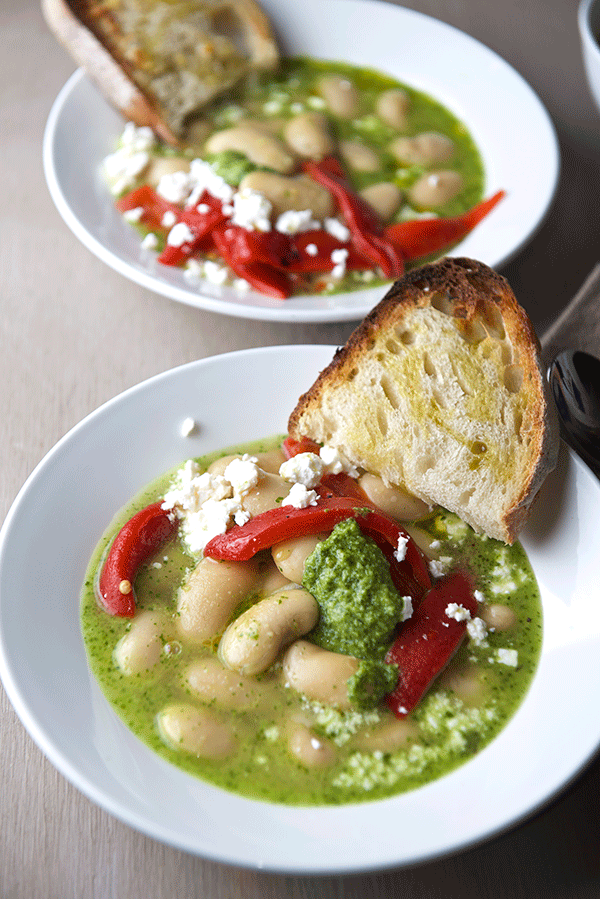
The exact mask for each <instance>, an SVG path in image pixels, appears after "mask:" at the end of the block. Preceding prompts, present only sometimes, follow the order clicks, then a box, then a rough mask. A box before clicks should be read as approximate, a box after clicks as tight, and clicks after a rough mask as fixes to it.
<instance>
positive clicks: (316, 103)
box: [306, 96, 327, 109]
mask: <svg viewBox="0 0 600 899" xmlns="http://www.w3.org/2000/svg"><path fill="white" fill-rule="evenodd" d="M306 105H307V106H310V108H311V109H325V107H326V106H327V104H326V102H325V100H324V99H323V97H315V96H311V97H308V98H307V100H306Z"/></svg>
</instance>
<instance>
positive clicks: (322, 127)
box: [283, 112, 335, 159]
mask: <svg viewBox="0 0 600 899" xmlns="http://www.w3.org/2000/svg"><path fill="white" fill-rule="evenodd" d="M283 137H284V139H285V141H286V143H287V145H288V146H289V147H291V149H292V150H293V151H294V153H297V154H298V156H304V157H305V158H307V159H322V158H323V156H327V155H328V154H329V153H333V152H334V150H335V140H334V139H333V136H332V134H331V131H330V129H329V122H328V121H327V118H326V117H325V116H324V115H321V114H320V113H318V112H303V113H301V114H300V115H297V116H294V118H293V119H290V121H289V122H288V124H287V125H286V126H285V128H284V131H283Z"/></svg>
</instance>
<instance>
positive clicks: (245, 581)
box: [177, 557, 260, 643]
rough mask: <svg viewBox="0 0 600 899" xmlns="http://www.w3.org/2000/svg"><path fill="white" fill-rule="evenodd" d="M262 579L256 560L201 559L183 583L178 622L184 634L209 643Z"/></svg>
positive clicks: (200, 641) (188, 638) (195, 640)
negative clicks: (223, 560)
mask: <svg viewBox="0 0 600 899" xmlns="http://www.w3.org/2000/svg"><path fill="white" fill-rule="evenodd" d="M259 583H260V580H259V573H258V569H257V566H256V563H255V562H254V561H252V560H250V561H248V562H218V561H215V559H209V558H208V557H206V558H204V559H201V560H200V561H199V562H198V564H197V565H196V567H195V568H194V570H193V571H192V572H191V574H190V575H189V577H188V579H187V581H186V583H185V584H184V585H183V586H182V587H181V589H180V591H179V596H178V599H177V612H178V615H177V626H178V629H179V632H180V634H181V636H182V637H184V638H185V639H187V640H191V641H193V642H195V643H206V642H208V641H211V640H213V639H214V638H215V637H217V636H218V635H219V634H221V633H222V632H223V630H224V628H225V627H226V625H227V623H228V621H229V619H230V618H231V616H232V614H233V612H234V610H235V609H236V608H237V606H238V605H239V604H240V602H241V601H242V599H244V597H245V596H247V595H248V594H249V593H250V592H251V591H252V590H253V589H256V586H257V584H259Z"/></svg>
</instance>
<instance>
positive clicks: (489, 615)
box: [479, 602, 517, 631]
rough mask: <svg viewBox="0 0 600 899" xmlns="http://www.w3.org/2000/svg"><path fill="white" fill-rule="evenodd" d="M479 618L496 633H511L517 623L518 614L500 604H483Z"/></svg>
mask: <svg viewBox="0 0 600 899" xmlns="http://www.w3.org/2000/svg"><path fill="white" fill-rule="evenodd" d="M479 616H480V618H483V620H484V621H485V623H486V624H487V626H488V627H490V628H493V629H494V630H495V631H509V630H510V629H511V628H512V627H514V626H515V624H516V623H517V614H516V612H514V611H513V609H511V608H510V606H505V605H504V603H500V602H492V603H489V604H488V603H483V605H482V606H481V609H480V610H479Z"/></svg>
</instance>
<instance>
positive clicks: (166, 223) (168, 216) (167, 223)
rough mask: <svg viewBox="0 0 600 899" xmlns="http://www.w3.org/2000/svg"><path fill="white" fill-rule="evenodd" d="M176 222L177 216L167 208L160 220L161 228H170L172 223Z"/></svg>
mask: <svg viewBox="0 0 600 899" xmlns="http://www.w3.org/2000/svg"><path fill="white" fill-rule="evenodd" d="M176 222H177V216H176V215H175V213H174V212H173V210H172V209H167V211H166V212H165V214H164V215H163V217H162V219H161V220H160V223H161V225H162V226H163V228H172V227H173V225H174V224H176Z"/></svg>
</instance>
